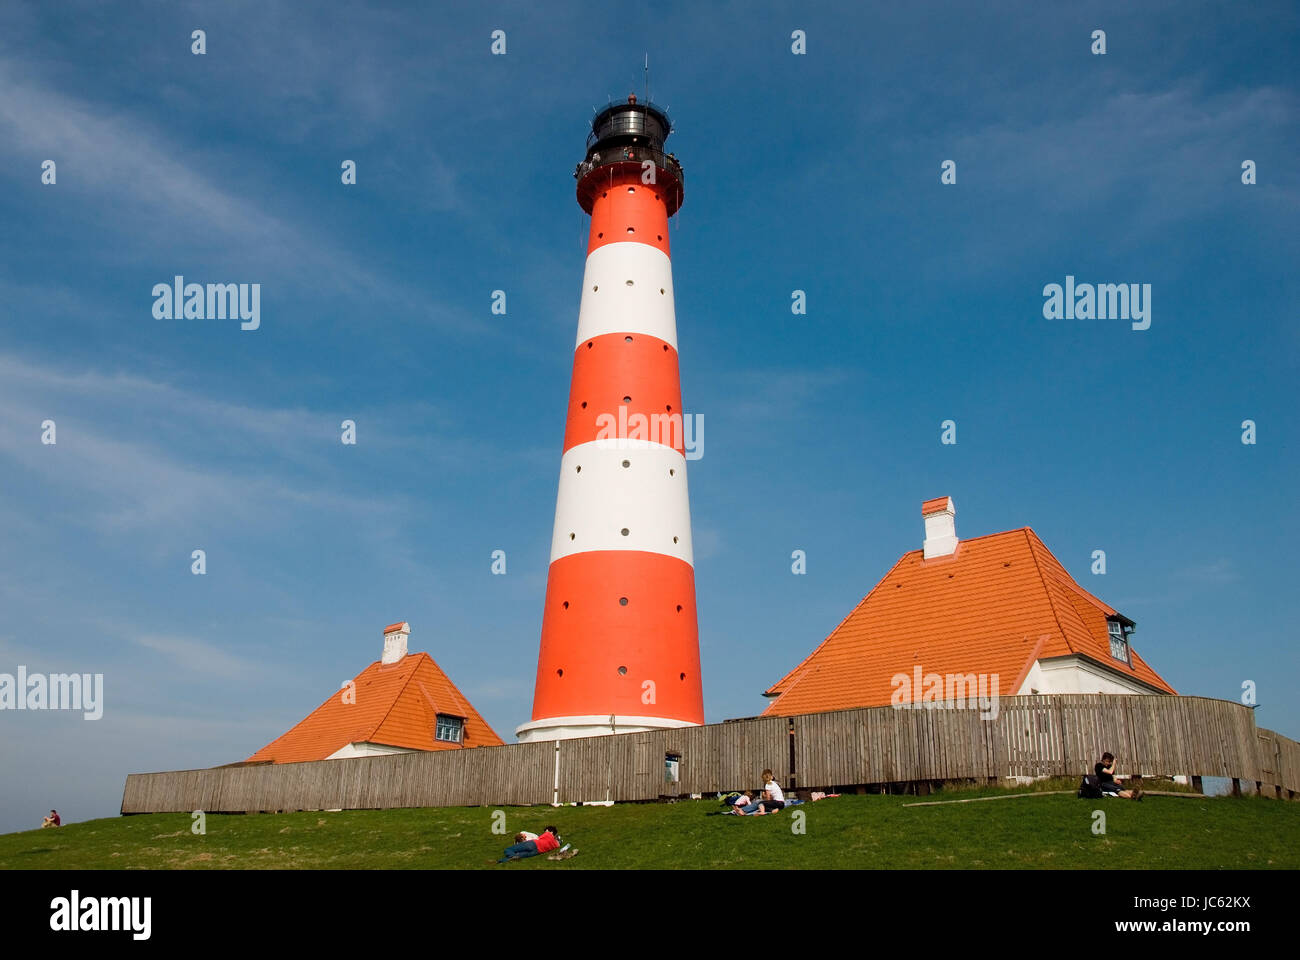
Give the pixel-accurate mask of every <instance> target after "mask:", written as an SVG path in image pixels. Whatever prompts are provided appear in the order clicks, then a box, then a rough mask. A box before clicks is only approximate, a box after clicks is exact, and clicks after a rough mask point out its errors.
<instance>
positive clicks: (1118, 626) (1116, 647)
mask: <svg viewBox="0 0 1300 960" xmlns="http://www.w3.org/2000/svg"><path fill="white" fill-rule="evenodd" d="M1106 628H1107V629H1108V630H1109V631H1110V655H1111V656H1112V657H1114V658H1115V659H1116V660H1119V661H1121V662H1123V663H1127V664H1129V665H1130V666H1132V661H1131V660H1129V655H1128V632H1127V631H1126V630H1125V629H1124V624H1122V623H1120V622H1119V621H1118V620H1107V621H1106Z"/></svg>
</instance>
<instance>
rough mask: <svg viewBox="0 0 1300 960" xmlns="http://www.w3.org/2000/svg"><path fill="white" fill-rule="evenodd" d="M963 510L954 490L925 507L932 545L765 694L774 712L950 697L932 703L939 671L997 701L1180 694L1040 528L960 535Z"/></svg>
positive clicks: (912, 555) (906, 558) (893, 573)
mask: <svg viewBox="0 0 1300 960" xmlns="http://www.w3.org/2000/svg"><path fill="white" fill-rule="evenodd" d="M956 513H957V511H956V508H955V507H954V505H953V502H952V499H951V498H950V497H939V498H938V499H936V500H927V501H926V502H925V503H924V504H923V505H922V507H921V515H922V517H923V519H924V521H925V541H924V544H923V546H922V549H920V550H912V551H910V552H908V553H905V554H903V556H902V557H901V558H900V559H899V561H898V562H897V563H896V564H894V567H893V569H892V570H890V571H889V573H887V574H885V577H884V579H883V580H881V581H880V583H878V584H876V586H875V588H874V589H873V590H872V591H871V592H870V593H868V594H867V595H866V596H865V597H864V598H863V599H862V602H861V603H859V604H858V605H857V607H856V608H854V610H853V612H852V613H850V614H849V615H848V616H847V617H845V618H844V621H843V622H842V623H841V624H840V625H839V626H838V627H836V628H835V630H834V631H833V632H832V633H831V635H830V636H829V637H827V638H826V639H825V640H823V641H822V643H821V645H820V646H818V647H817V649H816V650H814V651H813V652H812V653H811V654H810V655H809V656H808V658H807V659H806V660H804V661H803V662H802V663H800V664H799V665H798V666H797V667H795V668H794V669H793V670H791V671H790V672H789V673H788V674H786V675H785V676H784V677H782V678H781V679H780V680H779V681H778V682H777V683H776V684H775V685H774V686H772V687H771V688H770V689H768V690H767V691H766V692H765V694H764V695H765V696H768V697H774V698H775V699H774V700H773V702H772V703H770V704H769V705H768V707H767V709H766V710H765V711H763V713H764V715H765V716H791V715H794V714H802V713H818V712H822V711H826V710H843V709H848V708H851V707H875V706H887V705H889V704H891V703H893V704H899V703H904V702H919V701H922V700H923V699H939V700H943V699H951V697H945V696H944V695H943V694H939V695H938V697H937V698H932V697H931V696H930V695H929V694H926V696H925V697H924V698H923V691H922V687H923V686H924V687H925V688H926V689H932V684H931V681H930V678H931V677H933V678H937V679H943V678H953V677H956V678H964V679H961V680H960V681H959V683H958V684H957V688H958V689H959V690H960V689H963V688H964V689H966V690H969V696H970V697H974V696H975V690H976V678H979V680H980V681H981V683H980V694H981V695H983V693H984V692H985V689H988V691H989V692H990V693H992V694H993V695H994V696H997V695H1001V696H1012V695H1027V694H1049V693H1135V694H1172V693H1174V692H1175V691H1174V689H1173V688H1172V687H1171V686H1169V684H1167V683H1166V682H1165V681H1164V680H1163V679H1161V677H1160V675H1159V674H1157V673H1156V672H1155V671H1154V670H1152V669H1151V667H1150V666H1148V665H1147V663H1146V661H1144V660H1143V659H1142V658H1141V657H1140V656H1138V654H1137V651H1135V650H1134V649H1133V646H1132V643H1131V636H1130V635H1131V633H1132V631H1133V621H1132V620H1130V619H1129V618H1128V617H1125V616H1124V615H1123V614H1121V613H1119V612H1118V611H1116V610H1115V609H1113V608H1112V607H1110V606H1109V605H1107V604H1105V603H1103V602H1102V601H1101V600H1098V599H1097V598H1096V597H1094V596H1093V595H1092V594H1091V593H1089V592H1088V591H1087V590H1084V589H1083V588H1082V587H1081V586H1079V585H1078V584H1077V583H1075V582H1074V579H1073V578H1072V577H1071V576H1070V575H1069V573H1067V572H1066V570H1065V568H1064V567H1063V566H1061V564H1060V562H1059V561H1058V560H1057V559H1056V558H1055V557H1054V556H1052V553H1051V551H1050V550H1048V549H1047V547H1046V546H1044V545H1043V541H1041V540H1039V539H1038V536H1037V534H1035V533H1034V531H1033V530H1031V529H1029V527H1021V528H1020V529H1018V530H1008V531H1006V532H1005V533H995V534H992V535H990V536H986V537H975V538H973V539H970V540H958V539H957V529H956V523H955V518H956ZM923 678H924V684H923V682H922V680H923ZM985 678H988V680H987V685H985V683H984V682H983V681H985ZM946 688H947V689H949V690H950V689H951V684H948V685H947V687H946Z"/></svg>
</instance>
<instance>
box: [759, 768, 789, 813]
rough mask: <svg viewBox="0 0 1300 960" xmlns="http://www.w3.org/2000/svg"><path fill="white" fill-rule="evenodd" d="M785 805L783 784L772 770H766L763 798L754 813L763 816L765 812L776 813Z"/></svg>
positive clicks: (764, 773)
mask: <svg viewBox="0 0 1300 960" xmlns="http://www.w3.org/2000/svg"><path fill="white" fill-rule="evenodd" d="M784 806H785V794H784V793H783V792H782V790H781V785H780V784H779V783H777V782H776V776H775V775H774V774H773V773H772V771H771V770H764V771H763V799H762V800H761V801H760V802H759V804H758V809H757V810H755V811H754V815H755V816H759V817H761V816H762V815H763V814H765V813H775V812H776V811H778V810H780V809H781V808H782V807H784Z"/></svg>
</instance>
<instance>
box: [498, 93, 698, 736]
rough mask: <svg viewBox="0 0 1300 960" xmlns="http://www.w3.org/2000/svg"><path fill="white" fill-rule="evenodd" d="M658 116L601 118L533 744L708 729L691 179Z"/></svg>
mask: <svg viewBox="0 0 1300 960" xmlns="http://www.w3.org/2000/svg"><path fill="white" fill-rule="evenodd" d="M671 129H672V128H671V125H670V123H669V120H668V116H667V114H665V113H664V112H663V111H662V110H660V109H659V108H657V107H655V106H652V105H650V104H638V103H637V102H636V98H635V97H629V98H628V101H627V103H618V104H613V105H611V106H609V107H607V108H606V109H605V110H603V111H601V112H600V113H599V114H597V115H596V117H595V119H594V120H593V121H592V132H591V136H590V137H589V138H588V140H587V157H586V159H585V160H584V161H583V162H582V163H581V164H579V165H578V169H577V171H576V173H575V176H576V177H577V180H578V203H579V204H581V206H582V208H583V210H585V211H586V212H587V213H589V214H590V215H591V233H590V238H589V242H588V244H587V266H586V270H585V272H584V274H583V281H582V301H581V304H580V306H579V308H578V336H577V341H576V344H575V347H574V355H573V378H572V381H571V385H570V390H569V408H568V417H567V422H566V424H565V431H564V451H563V455H562V457H561V459H560V484H559V494H558V496H557V500H556V508H555V529H554V535H553V537H552V540H551V566H550V571H549V574H548V576H547V583H546V606H545V611H544V613H543V616H542V639H541V649H540V653H539V655H538V658H537V684H536V688H535V691H534V695H533V713H532V720H531V721H530V722H528V723H525V724H523V725H522V726H521V727H519V728H518V730H516V733H517V734H518V736H519V739H520V740H523V741H534V740H555V739H565V738H569V737H584V736H593V735H597V734H602V733H613V732H632V731H636V730H654V729H662V728H666V727H683V726H691V725H694V724H700V723H703V722H704V696H703V688H702V686H701V683H700V647H699V631H698V626H697V621H696V616H695V561H694V555H693V553H692V550H691V514H690V504H689V496H688V493H687V487H686V457H685V436H684V430H683V420H682V412H681V380H680V376H679V374H678V366H677V320H676V315H675V309H674V306H673V275H672V264H671V261H670V260H669V247H668V220H669V218H670V217H671V216H672V215H673V214H674V213H676V212H677V209H678V208H679V207H680V206H681V204H682V198H683V190H682V184H683V181H682V169H681V166H680V164H678V162H677V159H676V158H675V157H674V156H673V155H672V154H666V153H664V149H663V147H664V141H665V139H666V138H667V136H668V134H669V132H670V131H671Z"/></svg>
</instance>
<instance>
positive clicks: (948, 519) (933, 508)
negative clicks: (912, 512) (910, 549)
mask: <svg viewBox="0 0 1300 960" xmlns="http://www.w3.org/2000/svg"><path fill="white" fill-rule="evenodd" d="M921 519H923V520H924V521H925V543H923V544H922V549H923V552H924V556H925V559H926V560H929V559H930V558H931V557H950V556H952V554H953V553H954V552H955V551H956V550H957V506H956V504H954V503H953V502H952V497H938V498H936V499H934V500H927V501H925V503H923V504H921Z"/></svg>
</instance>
